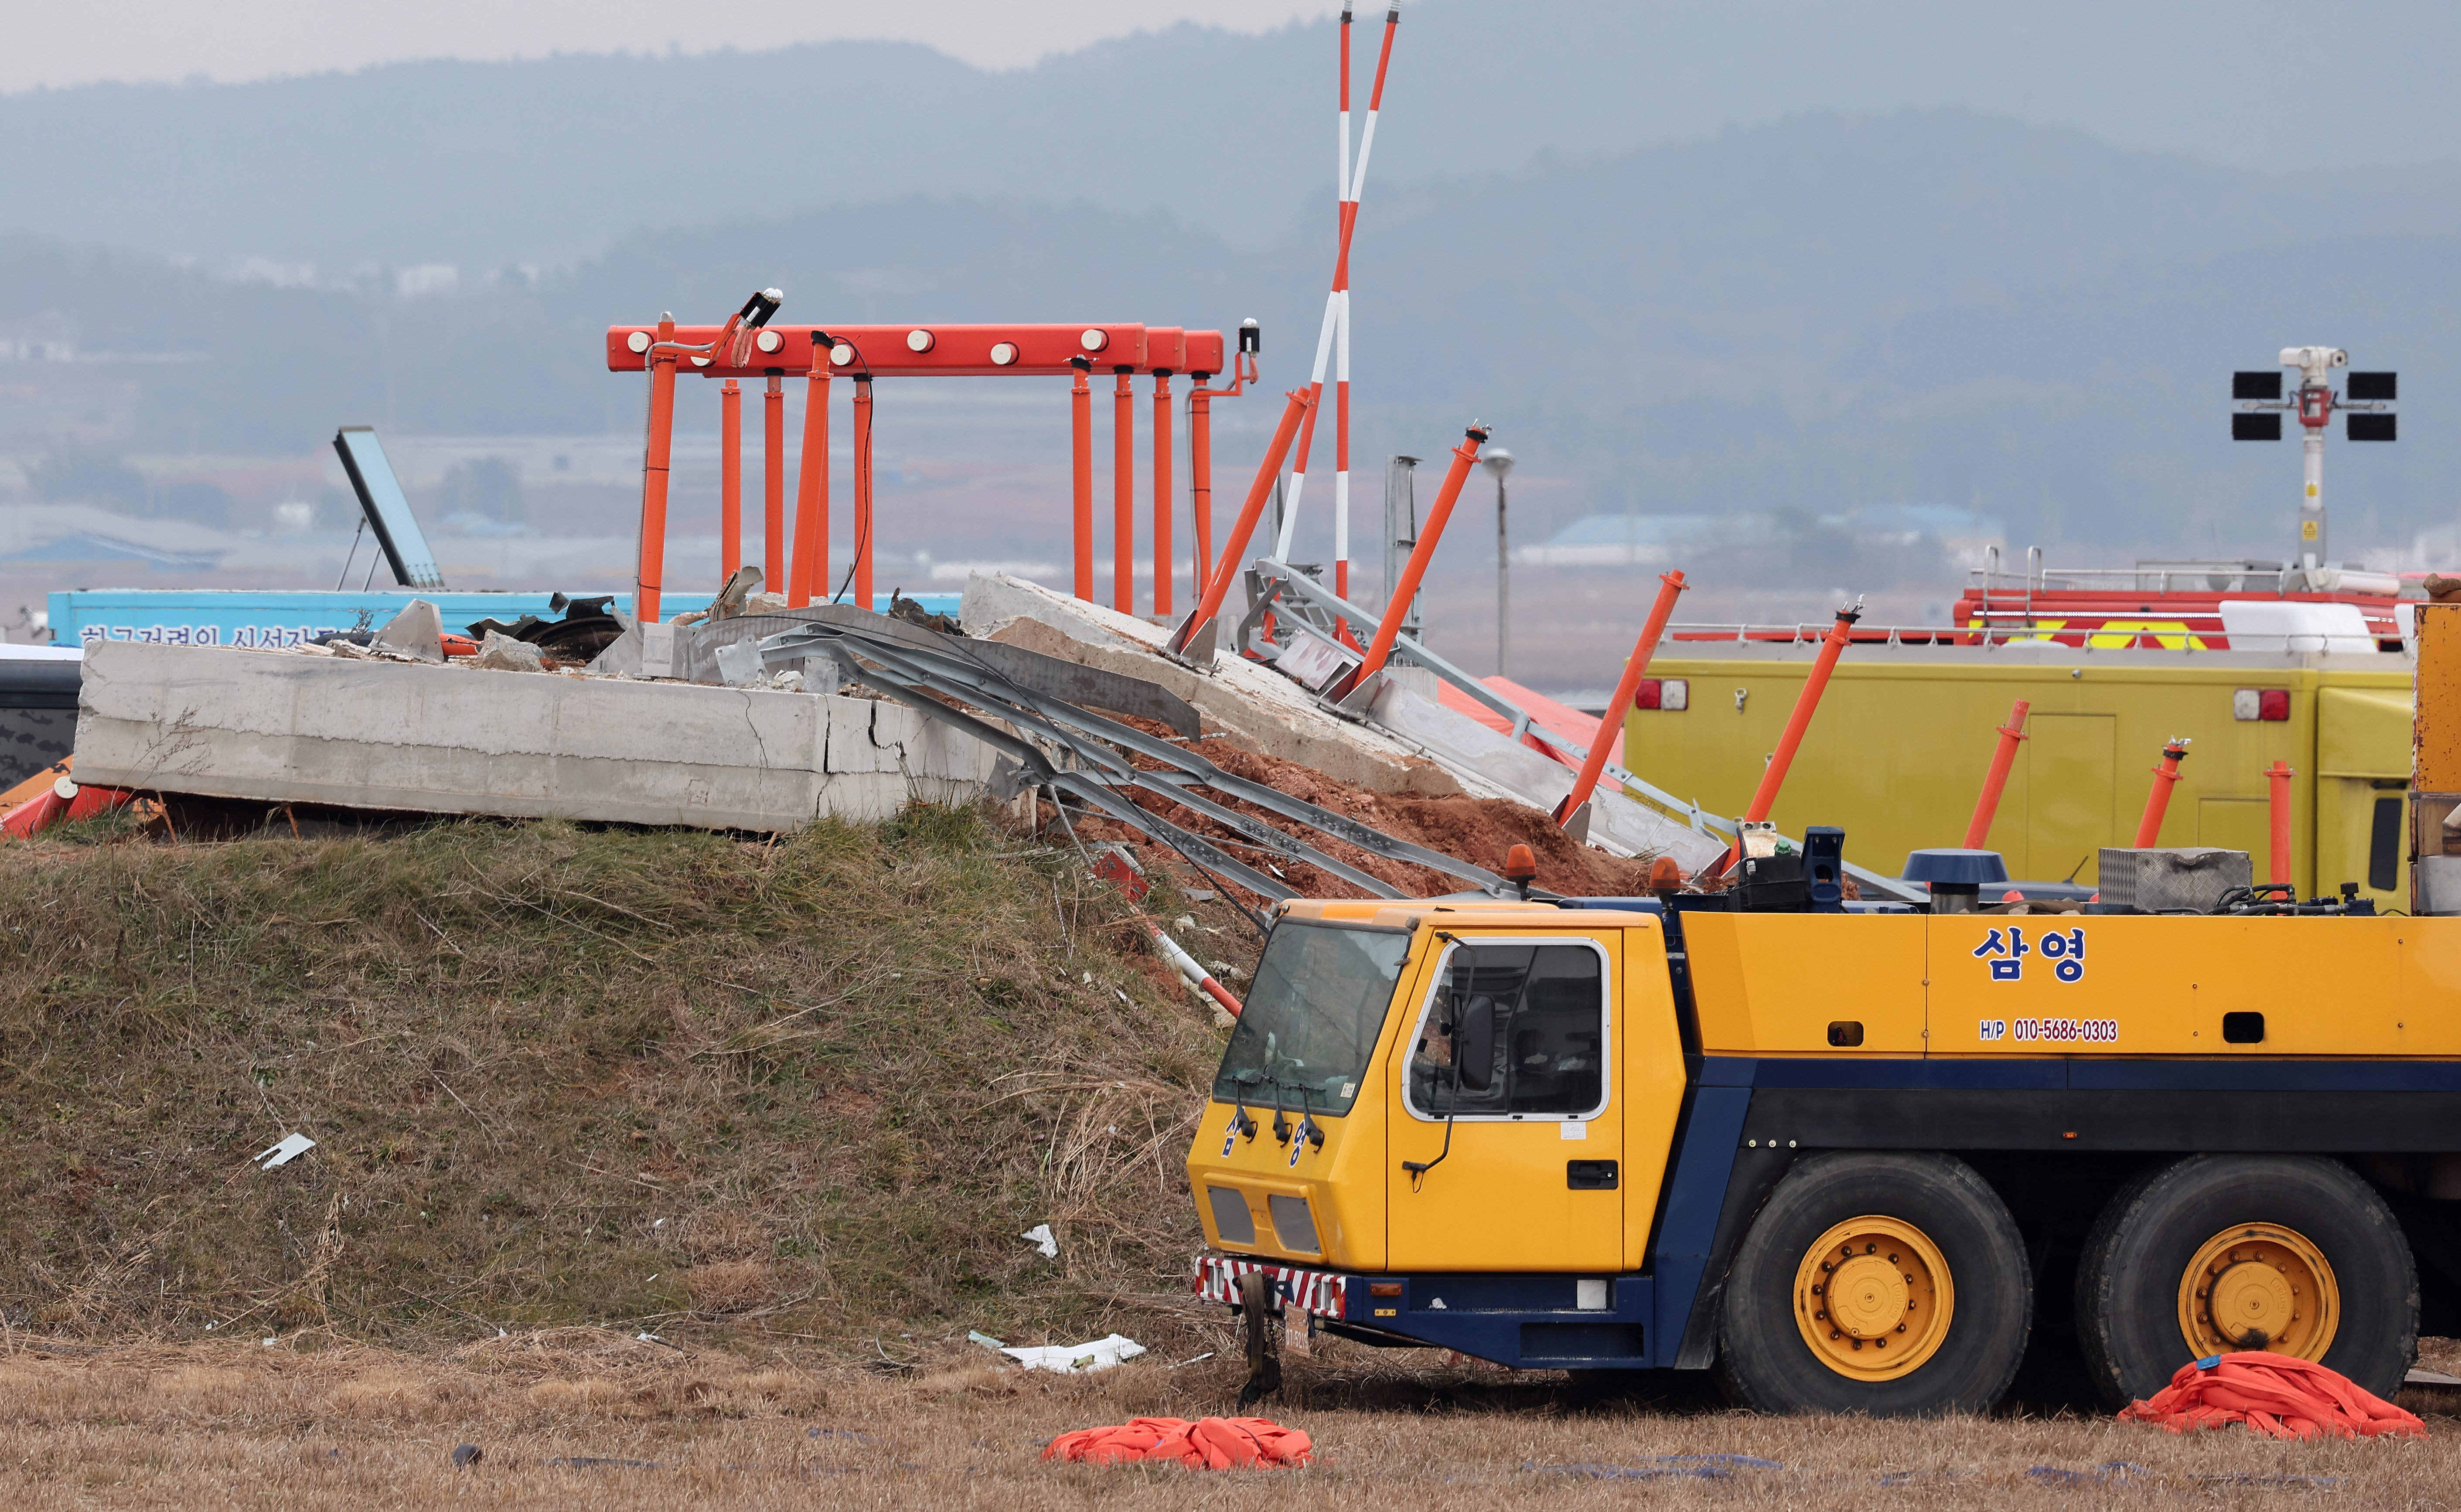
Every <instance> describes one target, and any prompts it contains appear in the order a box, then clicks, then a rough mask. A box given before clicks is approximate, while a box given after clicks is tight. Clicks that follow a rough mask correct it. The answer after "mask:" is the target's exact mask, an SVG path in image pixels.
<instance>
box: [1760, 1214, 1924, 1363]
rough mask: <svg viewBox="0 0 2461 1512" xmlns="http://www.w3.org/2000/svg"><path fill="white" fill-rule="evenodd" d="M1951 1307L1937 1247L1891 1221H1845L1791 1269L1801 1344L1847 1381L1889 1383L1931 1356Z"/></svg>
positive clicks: (1915, 1231) (1918, 1232)
mask: <svg viewBox="0 0 2461 1512" xmlns="http://www.w3.org/2000/svg"><path fill="white" fill-rule="evenodd" d="M1956 1302H1957V1291H1956V1288H1955V1287H1954V1286H1953V1285H1952V1284H1951V1283H1950V1280H1949V1274H1948V1262H1947V1260H1945V1259H1944V1258H1942V1257H1941V1255H1940V1252H1939V1246H1937V1245H1935V1244H1933V1243H1932V1242H1931V1236H1930V1235H1928V1234H1925V1233H1924V1232H1923V1231H1922V1230H1921V1229H1919V1228H1916V1227H1915V1225H1912V1224H1909V1223H1904V1222H1901V1221H1900V1220H1898V1219H1894V1218H1880V1217H1876V1216H1872V1217H1863V1218H1850V1219H1848V1220H1846V1222H1844V1223H1842V1224H1839V1225H1837V1226H1836V1227H1834V1228H1832V1229H1830V1230H1829V1232H1827V1233H1825V1234H1823V1235H1821V1236H1820V1240H1819V1242H1818V1243H1817V1244H1814V1245H1813V1246H1811V1247H1810V1248H1809V1249H1808V1250H1806V1251H1805V1252H1804V1256H1803V1264H1802V1265H1800V1266H1798V1267H1795V1272H1794V1321H1795V1324H1796V1326H1797V1327H1799V1328H1801V1329H1802V1330H1803V1341H1804V1342H1805V1343H1806V1344H1808V1345H1810V1346H1811V1352H1812V1354H1813V1355H1814V1356H1815V1357H1817V1358H1818V1359H1819V1361H1820V1362H1821V1363H1822V1364H1823V1365H1826V1366H1828V1367H1829V1368H1830V1370H1832V1371H1835V1372H1836V1373H1837V1374H1840V1375H1843V1376H1845V1377H1847V1378H1848V1379H1850V1380H1857V1381H1887V1380H1894V1379H1895V1378H1897V1377H1898V1376H1900V1375H1904V1374H1908V1373H1910V1372H1912V1371H1913V1370H1915V1368H1916V1367H1918V1366H1920V1365H1921V1364H1922V1362H1923V1361H1925V1360H1927V1359H1930V1358H1931V1357H1932V1356H1933V1355H1934V1354H1936V1353H1937V1352H1939V1346H1940V1341H1941V1340H1943V1339H1945V1338H1947V1337H1948V1318H1949V1313H1950V1312H1951V1311H1952V1310H1954V1309H1955V1307H1956Z"/></svg>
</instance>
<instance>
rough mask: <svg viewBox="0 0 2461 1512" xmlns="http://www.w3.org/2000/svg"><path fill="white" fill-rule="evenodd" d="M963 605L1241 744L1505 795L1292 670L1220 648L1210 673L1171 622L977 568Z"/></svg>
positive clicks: (1410, 780) (1427, 787) (1335, 771)
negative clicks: (1318, 693)
mask: <svg viewBox="0 0 2461 1512" xmlns="http://www.w3.org/2000/svg"><path fill="white" fill-rule="evenodd" d="M960 612H961V613H962V615H963V616H964V624H965V627H966V633H967V634H968V635H972V636H976V637H979V638H982V639H986V640H991V641H995V642H998V643H1001V644H1005V645H1010V646H1021V647H1024V648H1025V649H1027V650H1037V651H1041V652H1043V653H1045V654H1046V655H1052V656H1059V657H1061V658H1063V659H1065V660H1068V661H1074V662H1080V663H1082V664H1084V665H1086V666H1089V667H1096V668H1100V669H1102V670H1104V671H1115V672H1122V673H1124V674H1126V675H1128V676H1130V677H1136V678H1142V679H1145V680H1146V681H1149V682H1155V683H1159V684H1161V685H1162V686H1163V687H1164V688H1166V689H1167V690H1168V691H1169V692H1173V693H1176V694H1177V695H1178V696H1179V697H1181V698H1183V699H1185V700H1187V701H1188V703H1189V704H1191V705H1193V706H1194V707H1195V709H1196V712H1197V713H1199V714H1200V715H1201V716H1202V717H1203V718H1204V721H1205V724H1206V726H1207V727H1208V728H1209V729H1213V730H1219V731H1220V732H1221V733H1222V735H1223V736H1224V738H1226V739H1228V740H1229V741H1230V743H1231V744H1232V745H1234V746H1238V747H1240V748H1241V749H1243V750H1249V751H1254V752H1257V753H1259V754H1260V755H1264V756H1278V757H1280V758H1281V759H1283V760H1286V761H1295V762H1297V763H1299V764H1300V765H1302V766H1306V767H1311V768H1314V769H1315V770H1316V771H1318V772H1321V773H1323V774H1324V775H1325V776H1327V777H1332V778H1334V779H1335V780H1336V781H1339V782H1348V783H1353V784H1356V785H1357V786H1359V787H1363V788H1367V789H1369V790H1370V791H1373V792H1378V793H1408V794H1415V795H1418V796H1421V797H1425V798H1450V797H1454V796H1456V795H1461V794H1467V795H1468V796H1470V797H1473V798H1508V797H1510V796H1511V795H1510V794H1509V793H1507V792H1505V791H1503V790H1502V789H1500V788H1496V787H1494V786H1492V785H1491V784H1478V785H1475V786H1473V785H1472V784H1466V783H1464V782H1463V781H1461V780H1460V779H1459V777H1457V776H1456V775H1454V774H1450V773H1447V772H1446V771H1445V770H1444V768H1442V767H1441V766H1439V765H1437V764H1436V763H1434V762H1432V761H1430V760H1428V759H1426V758H1425V757H1423V756H1421V755H1419V754H1418V753H1417V752H1414V751H1412V750H1411V749H1410V748H1409V747H1407V746H1405V745H1403V744H1402V743H1401V742H1399V741H1397V740H1394V739H1392V738H1391V737H1389V736H1388V735H1384V734H1383V733H1382V732H1380V731H1378V730H1376V729H1375V728H1373V727H1372V726H1367V725H1359V724H1353V723H1349V722H1347V721H1344V720H1342V719H1339V718H1337V717H1336V716H1334V715H1333V714H1331V713H1327V712H1325V710H1324V709H1323V708H1321V707H1320V706H1318V705H1317V704H1316V701H1315V700H1314V699H1313V698H1311V697H1309V696H1308V694H1307V693H1306V692H1304V691H1302V690H1301V689H1299V688H1298V687H1296V686H1295V685H1294V684H1293V683H1292V682H1291V681H1290V680H1289V679H1288V678H1285V677H1282V676H1280V675H1278V674H1277V673H1274V672H1273V671H1268V670H1267V669H1265V668H1262V667H1259V666H1256V665H1255V664H1253V663H1252V662H1249V661H1247V660H1246V659H1244V658H1242V657H1239V656H1236V655H1231V654H1229V653H1224V654H1222V655H1220V656H1218V657H1216V659H1215V661H1214V663H1213V671H1211V673H1210V674H1207V673H1201V672H1199V671H1196V670H1195V669H1193V668H1191V667H1188V666H1187V665H1185V664H1183V663H1180V662H1176V661H1173V660H1171V659H1169V658H1168V657H1166V656H1164V655H1163V654H1162V643H1163V641H1164V640H1165V638H1166V634H1167V632H1166V631H1165V630H1164V629H1162V628H1158V627H1156V626H1152V625H1148V624H1146V623H1145V621H1143V620H1140V619H1136V618H1134V617H1133V616H1130V615H1126V614H1121V613H1118V612H1116V611H1114V610H1111V609H1106V608H1103V607H1101V606H1099V605H1093V604H1085V603H1081V602H1080V601H1078V600H1075V599H1069V598H1063V597H1061V596H1060V595H1059V594H1057V593H1054V592H1052V591H1051V590H1050V589H1048V588H1045V587H1042V586H1039V585H1038V584H1033V583H1027V582H1024V581H1023V580H1021V579H1017V578H1011V577H1004V576H995V575H992V574H988V573H976V574H974V577H972V578H970V579H969V580H968V581H967V583H966V596H965V600H964V604H963V607H962V608H961V610H960Z"/></svg>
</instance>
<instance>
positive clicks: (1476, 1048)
mask: <svg viewBox="0 0 2461 1512" xmlns="http://www.w3.org/2000/svg"><path fill="white" fill-rule="evenodd" d="M1453 1075H1455V1076H1457V1077H1459V1078H1460V1080H1461V1084H1462V1085H1463V1086H1465V1087H1467V1088H1468V1089H1469V1090H1470V1091H1472V1092H1485V1091H1486V1090H1487V1086H1488V1085H1489V1084H1490V1083H1491V1082H1493V1081H1494V1079H1495V999H1493V998H1491V997H1473V998H1471V999H1470V1000H1469V1006H1468V1007H1466V1008H1465V1009H1463V1010H1462V1016H1461V1023H1460V1024H1459V1025H1458V1026H1456V1027H1455V1028H1454V1030H1453Z"/></svg>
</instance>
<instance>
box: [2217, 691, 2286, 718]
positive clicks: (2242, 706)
mask: <svg viewBox="0 0 2461 1512" xmlns="http://www.w3.org/2000/svg"><path fill="white" fill-rule="evenodd" d="M2231 717H2232V718H2234V719H2261V720H2265V721H2267V722H2269V723H2273V724H2279V723H2281V722H2283V721H2285V720H2287V719H2288V718H2289V717H2290V690H2289V689H2287V688H2242V689H2240V690H2238V692H2235V693H2233V694H2231Z"/></svg>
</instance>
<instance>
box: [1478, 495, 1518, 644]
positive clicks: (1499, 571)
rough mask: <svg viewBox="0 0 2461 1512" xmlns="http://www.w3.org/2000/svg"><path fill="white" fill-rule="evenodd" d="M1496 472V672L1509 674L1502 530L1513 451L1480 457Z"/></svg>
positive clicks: (1507, 564) (1508, 573)
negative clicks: (1507, 478) (1507, 481)
mask: <svg viewBox="0 0 2461 1512" xmlns="http://www.w3.org/2000/svg"><path fill="white" fill-rule="evenodd" d="M1482 460H1484V461H1485V462H1486V464H1487V471H1488V472H1490V473H1492V474H1494V475H1495V675H1497V676H1498V677H1509V676H1511V675H1512V552H1511V542H1510V540H1509V537H1508V535H1507V532H1506V530H1505V525H1504V519H1505V513H1504V512H1505V497H1504V479H1505V475H1506V474H1508V473H1509V472H1511V471H1512V454H1511V453H1510V452H1508V451H1506V450H1504V449H1503V448H1502V447H1498V448H1496V449H1495V450H1494V451H1491V452H1489V453H1487V456H1486V457H1485V458H1482Z"/></svg>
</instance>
